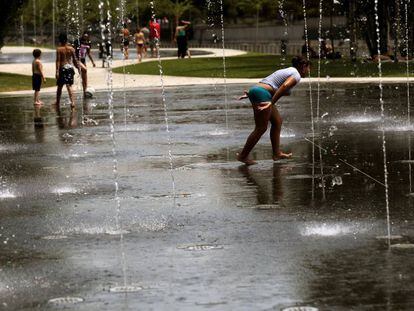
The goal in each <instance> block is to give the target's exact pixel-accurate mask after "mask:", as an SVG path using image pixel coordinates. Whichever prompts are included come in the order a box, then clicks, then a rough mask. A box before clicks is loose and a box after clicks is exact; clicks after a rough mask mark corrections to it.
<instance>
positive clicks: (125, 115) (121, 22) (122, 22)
mask: <svg viewBox="0 0 414 311" xmlns="http://www.w3.org/2000/svg"><path fill="white" fill-rule="evenodd" d="M119 6H120V8H121V21H120V28H123V24H124V21H125V0H120V3H119ZM121 31H122V41H124V40H125V35H124V32H123V29H121ZM122 78H123V88H122V91H123V101H124V128H125V136H128V133H127V131H126V128H127V112H128V107H127V102H126V72H125V57H123V58H122Z"/></svg>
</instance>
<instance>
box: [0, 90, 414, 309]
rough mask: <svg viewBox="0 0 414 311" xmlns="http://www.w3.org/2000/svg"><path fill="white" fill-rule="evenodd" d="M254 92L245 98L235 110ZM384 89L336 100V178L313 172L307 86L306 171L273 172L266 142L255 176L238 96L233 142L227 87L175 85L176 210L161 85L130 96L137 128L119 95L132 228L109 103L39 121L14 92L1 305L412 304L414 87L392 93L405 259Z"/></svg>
mask: <svg viewBox="0 0 414 311" xmlns="http://www.w3.org/2000/svg"><path fill="white" fill-rule="evenodd" d="M245 87H246V86H245V85H232V86H228V90H229V92H230V94H229V96H228V98H229V99H230V98H234V97H235V96H236V95H237V94H239V93H240V91H241V90H243V89H244V88H245ZM377 88H378V87H377V86H375V85H365V84H364V85H363V84H355V85H346V84H337V85H335V88H332V85H331V86H328V85H327V86H325V88H323V89H322V90H321V114H323V115H324V117H323V119H321V121H320V122H318V124H317V129H318V131H317V133H316V135H315V142H316V143H317V144H318V145H319V146H321V147H322V148H323V150H324V152H322V161H323V162H322V164H323V170H321V163H320V161H319V157H317V161H316V163H312V144H311V143H310V142H309V141H311V134H310V122H309V118H310V117H309V115H310V112H309V109H308V94H307V87H306V85H304V86H299V87H298V89H297V90H295V92H294V94H292V96H290V97H289V98H286V99H283V102H282V103H281V113H282V116H283V117H284V125H283V132H282V144H283V146H284V148H285V149H286V150H289V151H292V152H293V154H294V157H293V159H291V160H282V161H277V162H273V161H271V160H270V159H271V146H270V142H269V139H268V137H267V135H266V136H264V137H263V138H262V140H261V141H260V142H259V145H258V146H257V147H256V148H255V149H254V151H253V154H252V156H253V158H254V159H255V160H258V161H259V162H258V164H257V165H254V166H251V167H246V166H244V165H241V163H239V162H237V161H236V158H235V154H236V152H237V151H239V149H240V148H241V147H242V145H243V143H244V140H245V138H246V137H247V135H248V134H249V132H250V131H251V129H252V122H253V121H252V111H251V108H250V105H249V104H248V103H247V102H246V103H242V102H236V101H232V100H230V101H229V111H228V118H229V130H228V132H227V130H226V126H225V114H224V112H223V110H222V109H223V106H224V103H223V98H224V97H223V94H222V93H221V92H222V91H221V90H220V88H215V87H214V86H202V87H200V86H198V87H180V88H167V91H166V95H167V104H168V105H169V119H170V131H171V136H172V138H173V146H172V147H173V148H172V149H173V150H172V153H173V160H174V171H173V174H174V177H175V181H176V186H177V189H176V197H175V200H176V204H175V205H174V204H173V199H174V198H173V195H174V194H173V193H172V188H171V179H170V172H169V158H168V141H167V135H166V133H165V125H164V112H163V110H162V102H161V96H160V90H158V89H154V90H140V91H131V92H127V94H126V99H127V100H126V103H127V107H128V109H127V111H128V113H127V115H126V116H124V106H123V94H122V93H115V97H114V104H115V121H116V133H115V139H116V141H117V161H118V174H119V187H120V188H119V196H120V202H121V218H120V222H121V229H118V228H117V227H116V223H115V216H116V213H117V211H116V202H115V198H114V192H115V189H114V182H113V172H112V169H113V158H112V144H111V138H110V135H109V125H110V120H109V117H108V111H107V101H106V98H105V96H106V95H105V93H97V94H96V98H93V99H90V100H87V101H85V102H82V101H78V109H77V110H76V111H71V110H70V109H69V105H68V104H67V105H66V106H65V105H63V108H62V110H61V112H60V113H56V111H55V110H54V109H53V107H52V103H53V100H54V98H53V97H48V96H46V95H45V96H43V97H42V98H43V100H44V102H45V105H44V106H43V107H41V108H39V109H36V110H35V111H34V110H33V107H32V104H31V103H32V101H31V97H3V98H0V118H1V120H2V122H1V123H0V142H1V145H0V155H1V159H2V161H1V165H0V172H1V174H0V205H1V207H0V243H1V252H0V262H1V267H0V272H1V274H2V278H1V279H0V297H1V298H0V305H2V307H4V308H5V310H31V309H34V308H38V309H40V310H54V308H56V307H59V308H60V307H64V308H66V309H72V310H137V309H145V310H150V309H154V310H196V309H205V308H209V309H214V310H280V309H282V308H287V307H294V306H297V307H299V306H309V307H313V308H318V309H319V310H413V309H414V298H413V297H414V295H413V294H414V286H413V285H412V284H414V283H413V281H414V273H413V271H414V261H413V260H412V255H413V252H412V250H411V245H412V244H411V243H413V241H414V225H413V224H414V222H413V220H414V208H413V202H412V200H413V196H412V195H411V193H412V188H411V185H410V182H411V176H410V172H411V165H412V164H413V161H412V160H411V159H410V158H409V154H410V153H409V152H410V149H409V148H411V142H410V141H411V139H412V137H411V136H412V134H413V131H412V127H410V126H406V125H404V124H405V120H406V99H405V98H404V94H405V90H404V87H400V88H398V89H396V88H395V87H394V86H393V85H386V86H385V87H384V88H385V89H384V94H385V102H386V103H390V105H389V106H387V107H388V110H387V118H386V139H387V148H388V154H387V157H388V161H389V171H390V176H389V182H390V202H391V215H390V217H391V220H392V234H393V235H395V236H401V237H400V238H398V239H393V241H392V243H393V244H395V245H397V244H399V245H402V246H394V247H393V249H391V250H389V249H388V247H387V245H386V243H384V240H383V239H381V238H379V237H380V236H384V235H385V234H386V223H385V220H386V215H385V202H384V187H383V186H382V185H381V183H378V182H375V181H374V180H378V181H380V182H382V181H383V163H382V161H383V160H382V151H381V145H382V141H381V140H380V131H381V124H380V121H381V120H380V118H379V106H378V93H377V91H378V90H377ZM391 103H392V104H391ZM125 118H126V123H125V121H124V119H125ZM306 139H307V140H306ZM411 152H412V150H411ZM346 163H348V164H350V165H352V166H350V165H347V164H346ZM352 167H355V168H356V169H354V168H352ZM312 171H314V172H316V173H315V174H312ZM322 172H323V175H322ZM361 172H363V173H364V174H366V175H364V174H362V173H361ZM312 183H313V184H314V185H315V189H314V191H312ZM322 183H323V184H322ZM322 186H324V187H322ZM322 188H324V190H325V197H324V196H323V194H322ZM121 232H122V233H123V234H124V236H123V242H122V244H121V243H120V234H121ZM122 253H124V259H125V266H124V267H122V262H123V257H122V256H121V254H122ZM124 271H126V279H127V281H128V284H126V285H125V284H124V275H123V274H124ZM126 292H128V295H127V296H125V293H126ZM122 293H123V294H122ZM53 299H55V300H53Z"/></svg>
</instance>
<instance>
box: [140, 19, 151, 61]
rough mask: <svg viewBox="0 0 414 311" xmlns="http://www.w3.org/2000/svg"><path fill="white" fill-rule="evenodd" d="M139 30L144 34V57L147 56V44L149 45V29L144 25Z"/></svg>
mask: <svg viewBox="0 0 414 311" xmlns="http://www.w3.org/2000/svg"><path fill="white" fill-rule="evenodd" d="M141 32H142V33H143V34H144V38H145V39H144V40H145V43H144V53H143V55H144V57H147V49H148V46H149V35H150V30H149V29H148V27H146V26H144V27H142V28H141Z"/></svg>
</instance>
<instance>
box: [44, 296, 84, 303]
mask: <svg viewBox="0 0 414 311" xmlns="http://www.w3.org/2000/svg"><path fill="white" fill-rule="evenodd" d="M83 301H84V299H83V298H80V297H59V298H53V299H50V300H49V301H48V303H50V304H55V305H65V304H75V303H80V302H83Z"/></svg>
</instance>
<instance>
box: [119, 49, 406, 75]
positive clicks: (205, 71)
mask: <svg viewBox="0 0 414 311" xmlns="http://www.w3.org/2000/svg"><path fill="white" fill-rule="evenodd" d="M317 62H318V61H317V60H313V66H312V71H313V72H312V76H316V75H317V74H316V71H317ZM281 63H282V60H281V57H280V56H274V55H266V54H252V53H250V54H246V55H242V56H234V57H228V58H226V69H227V70H226V71H227V77H228V78H263V77H264V76H266V75H268V74H270V73H272V72H273V71H275V70H277V69H280V68H283V67H286V66H289V65H290V57H289V58H287V61H286V62H285V63H286V65H283V66H282V65H281ZM410 65H411V70H410V75H411V76H414V64H410ZM162 66H163V71H164V74H165V75H168V76H182V77H222V76H223V60H222V58H213V57H212V58H208V57H207V58H192V59H174V60H163V61H162ZM382 71H383V76H384V77H404V76H406V63H397V64H394V63H391V62H387V63H385V62H384V63H382ZM114 72H117V73H122V72H123V68H115V69H114ZM126 72H127V73H129V74H147V75H158V74H159V69H158V62H157V61H152V62H145V63H141V64H134V65H130V66H127V67H126ZM321 76H322V77H326V76H330V77H377V76H378V68H377V64H375V63H362V62H356V63H352V62H351V61H350V60H347V59H344V60H342V59H341V60H335V61H332V60H323V61H322V64H321Z"/></svg>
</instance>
